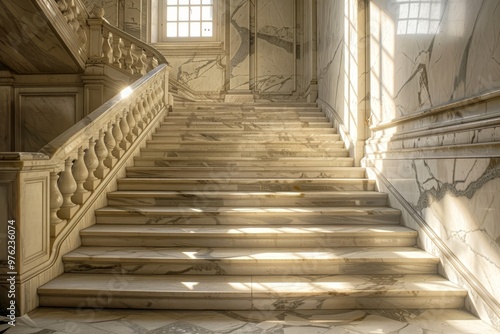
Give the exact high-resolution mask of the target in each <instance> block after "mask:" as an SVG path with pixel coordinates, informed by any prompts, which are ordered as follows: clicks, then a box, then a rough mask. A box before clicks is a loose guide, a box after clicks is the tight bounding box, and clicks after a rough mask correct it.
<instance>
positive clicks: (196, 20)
mask: <svg viewBox="0 0 500 334" xmlns="http://www.w3.org/2000/svg"><path fill="white" fill-rule="evenodd" d="M162 1H163V11H162V12H163V15H162V17H161V18H160V20H161V23H162V24H161V27H162V28H161V29H162V32H161V35H162V39H164V40H170V39H189V40H191V39H199V40H203V39H206V40H211V39H213V38H214V37H215V33H214V4H213V0H162Z"/></svg>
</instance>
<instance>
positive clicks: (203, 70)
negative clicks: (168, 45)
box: [168, 55, 226, 92]
mask: <svg viewBox="0 0 500 334" xmlns="http://www.w3.org/2000/svg"><path fill="white" fill-rule="evenodd" d="M168 61H169V62H170V65H171V66H172V70H171V71H170V75H171V76H172V77H173V78H175V79H176V80H177V81H178V82H180V83H182V84H185V85H187V86H188V87H190V88H191V89H193V90H194V91H196V92H219V91H223V90H224V89H225V71H226V69H225V64H224V62H225V57H224V56H222V55H205V56H201V55H200V56H169V57H168Z"/></svg>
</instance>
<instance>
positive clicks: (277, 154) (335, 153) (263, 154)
mask: <svg viewBox="0 0 500 334" xmlns="http://www.w3.org/2000/svg"><path fill="white" fill-rule="evenodd" d="M141 155H142V156H143V157H161V158H172V157H193V158H199V157H219V158H222V157H226V158H227V157H233V158H245V157H251V158H261V159H273V158H285V157H299V158H308V157H347V156H348V155H349V151H347V150H344V149H329V150H327V151H326V152H325V151H319V152H318V151H312V150H310V151H280V150H277V151H274V152H273V151H271V152H269V151H249V152H239V151H227V152H224V151H221V152H214V151H207V152H204V151H200V150H198V151H191V152H186V151H160V150H157V151H153V150H148V149H143V150H142V151H141Z"/></svg>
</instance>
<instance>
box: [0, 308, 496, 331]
mask: <svg viewBox="0 0 500 334" xmlns="http://www.w3.org/2000/svg"><path fill="white" fill-rule="evenodd" d="M0 333H6V334H15V333H17V334H28V333H33V334H34V333H37V334H63V333H67V334H70V333H71V334H112V333H113V334H115V333H116V334H133V333H140V334H170V333H172V334H174V333H186V334H215V333H224V334H228V333H238V334H239V333H242V334H243V333H244V334H250V333H252V334H260V333H273V334H277V333H283V334H357V333H373V334H380V333H391V334H437V333H443V334H455V333H456V334H459V333H470V334H477V333H481V334H490V333H500V331H497V330H495V329H493V328H492V327H491V326H489V325H487V324H486V323H484V322H483V321H481V320H479V319H478V318H476V317H475V316H473V315H471V314H470V313H468V312H466V311H462V310H456V309H441V310H436V309H434V310H367V311H361V310H355V311H321V310H320V311H264V312H262V311H244V312H243V311H242V312H238V311H231V312H228V311H151V310H95V309H65V308H39V309H36V310H35V311H33V312H31V313H30V314H28V315H25V316H23V317H20V318H17V319H16V326H15V327H11V326H9V325H8V324H7V319H6V318H5V317H0Z"/></svg>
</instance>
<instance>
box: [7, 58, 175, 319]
mask: <svg viewBox="0 0 500 334" xmlns="http://www.w3.org/2000/svg"><path fill="white" fill-rule="evenodd" d="M169 70H170V67H169V66H168V65H166V64H160V65H158V66H156V67H155V68H154V69H153V70H151V71H150V72H148V73H146V74H145V75H144V76H143V77H141V78H139V79H138V80H136V81H135V82H134V83H133V84H131V85H130V86H128V87H127V88H126V89H125V90H123V91H122V93H121V94H118V95H117V96H115V97H114V98H112V99H111V100H109V101H108V102H106V103H104V104H103V105H102V106H101V107H99V108H97V109H96V110H95V111H94V112H92V113H91V114H89V115H88V116H87V117H85V118H84V119H82V120H81V121H80V122H78V123H76V124H75V125H74V126H73V127H71V128H70V129H68V130H67V131H65V132H64V133H62V134H61V135H60V136H58V137H57V138H55V139H54V140H52V141H51V142H50V143H48V144H47V145H46V146H44V147H43V148H42V149H41V150H40V151H39V152H36V153H23V152H9V153H0V193H1V194H2V195H3V196H2V198H4V199H5V201H2V202H1V203H0V205H1V207H3V208H6V210H2V212H3V213H2V214H5V215H6V216H5V219H4V220H5V222H6V221H7V218H8V219H9V220H14V221H15V222H16V223H15V224H16V231H17V234H18V235H19V236H20V239H21V238H22V244H21V242H19V245H18V252H17V254H16V256H17V264H16V272H17V275H18V276H17V278H18V282H19V286H20V288H19V291H21V293H20V294H19V296H20V297H19V298H20V299H19V300H18V305H19V307H20V313H25V312H27V311H29V310H31V309H33V308H34V307H36V306H37V304H36V299H33V298H30V297H29V296H33V295H34V294H36V288H37V287H38V286H39V285H40V284H43V283H44V282H46V281H47V280H49V279H51V278H53V277H55V276H57V275H58V274H59V273H60V270H61V269H60V268H61V267H60V266H61V262H60V261H59V260H60V258H61V256H62V255H63V254H64V253H65V252H67V251H68V250H69V249H72V248H74V247H76V245H77V241H75V240H77V239H76V238H77V236H78V231H79V230H80V229H82V228H84V227H86V226H88V225H89V224H91V222H92V220H93V217H94V209H95V208H97V207H99V206H102V205H103V203H105V198H106V193H107V192H108V191H110V189H113V187H115V186H116V179H117V178H118V177H122V176H123V175H124V172H125V167H126V166H127V164H130V161H132V160H133V156H135V155H137V154H138V152H139V149H140V147H141V146H143V145H144V144H145V142H146V140H147V139H148V138H150V137H151V135H152V132H153V130H154V129H155V127H156V126H157V125H158V124H159V123H160V121H161V120H162V119H163V118H164V116H165V114H166V113H167V111H168V108H167V107H168V106H169V105H170V104H171V103H172V97H171V95H170V94H169V93H168V73H169ZM55 121H56V120H55Z"/></svg>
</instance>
